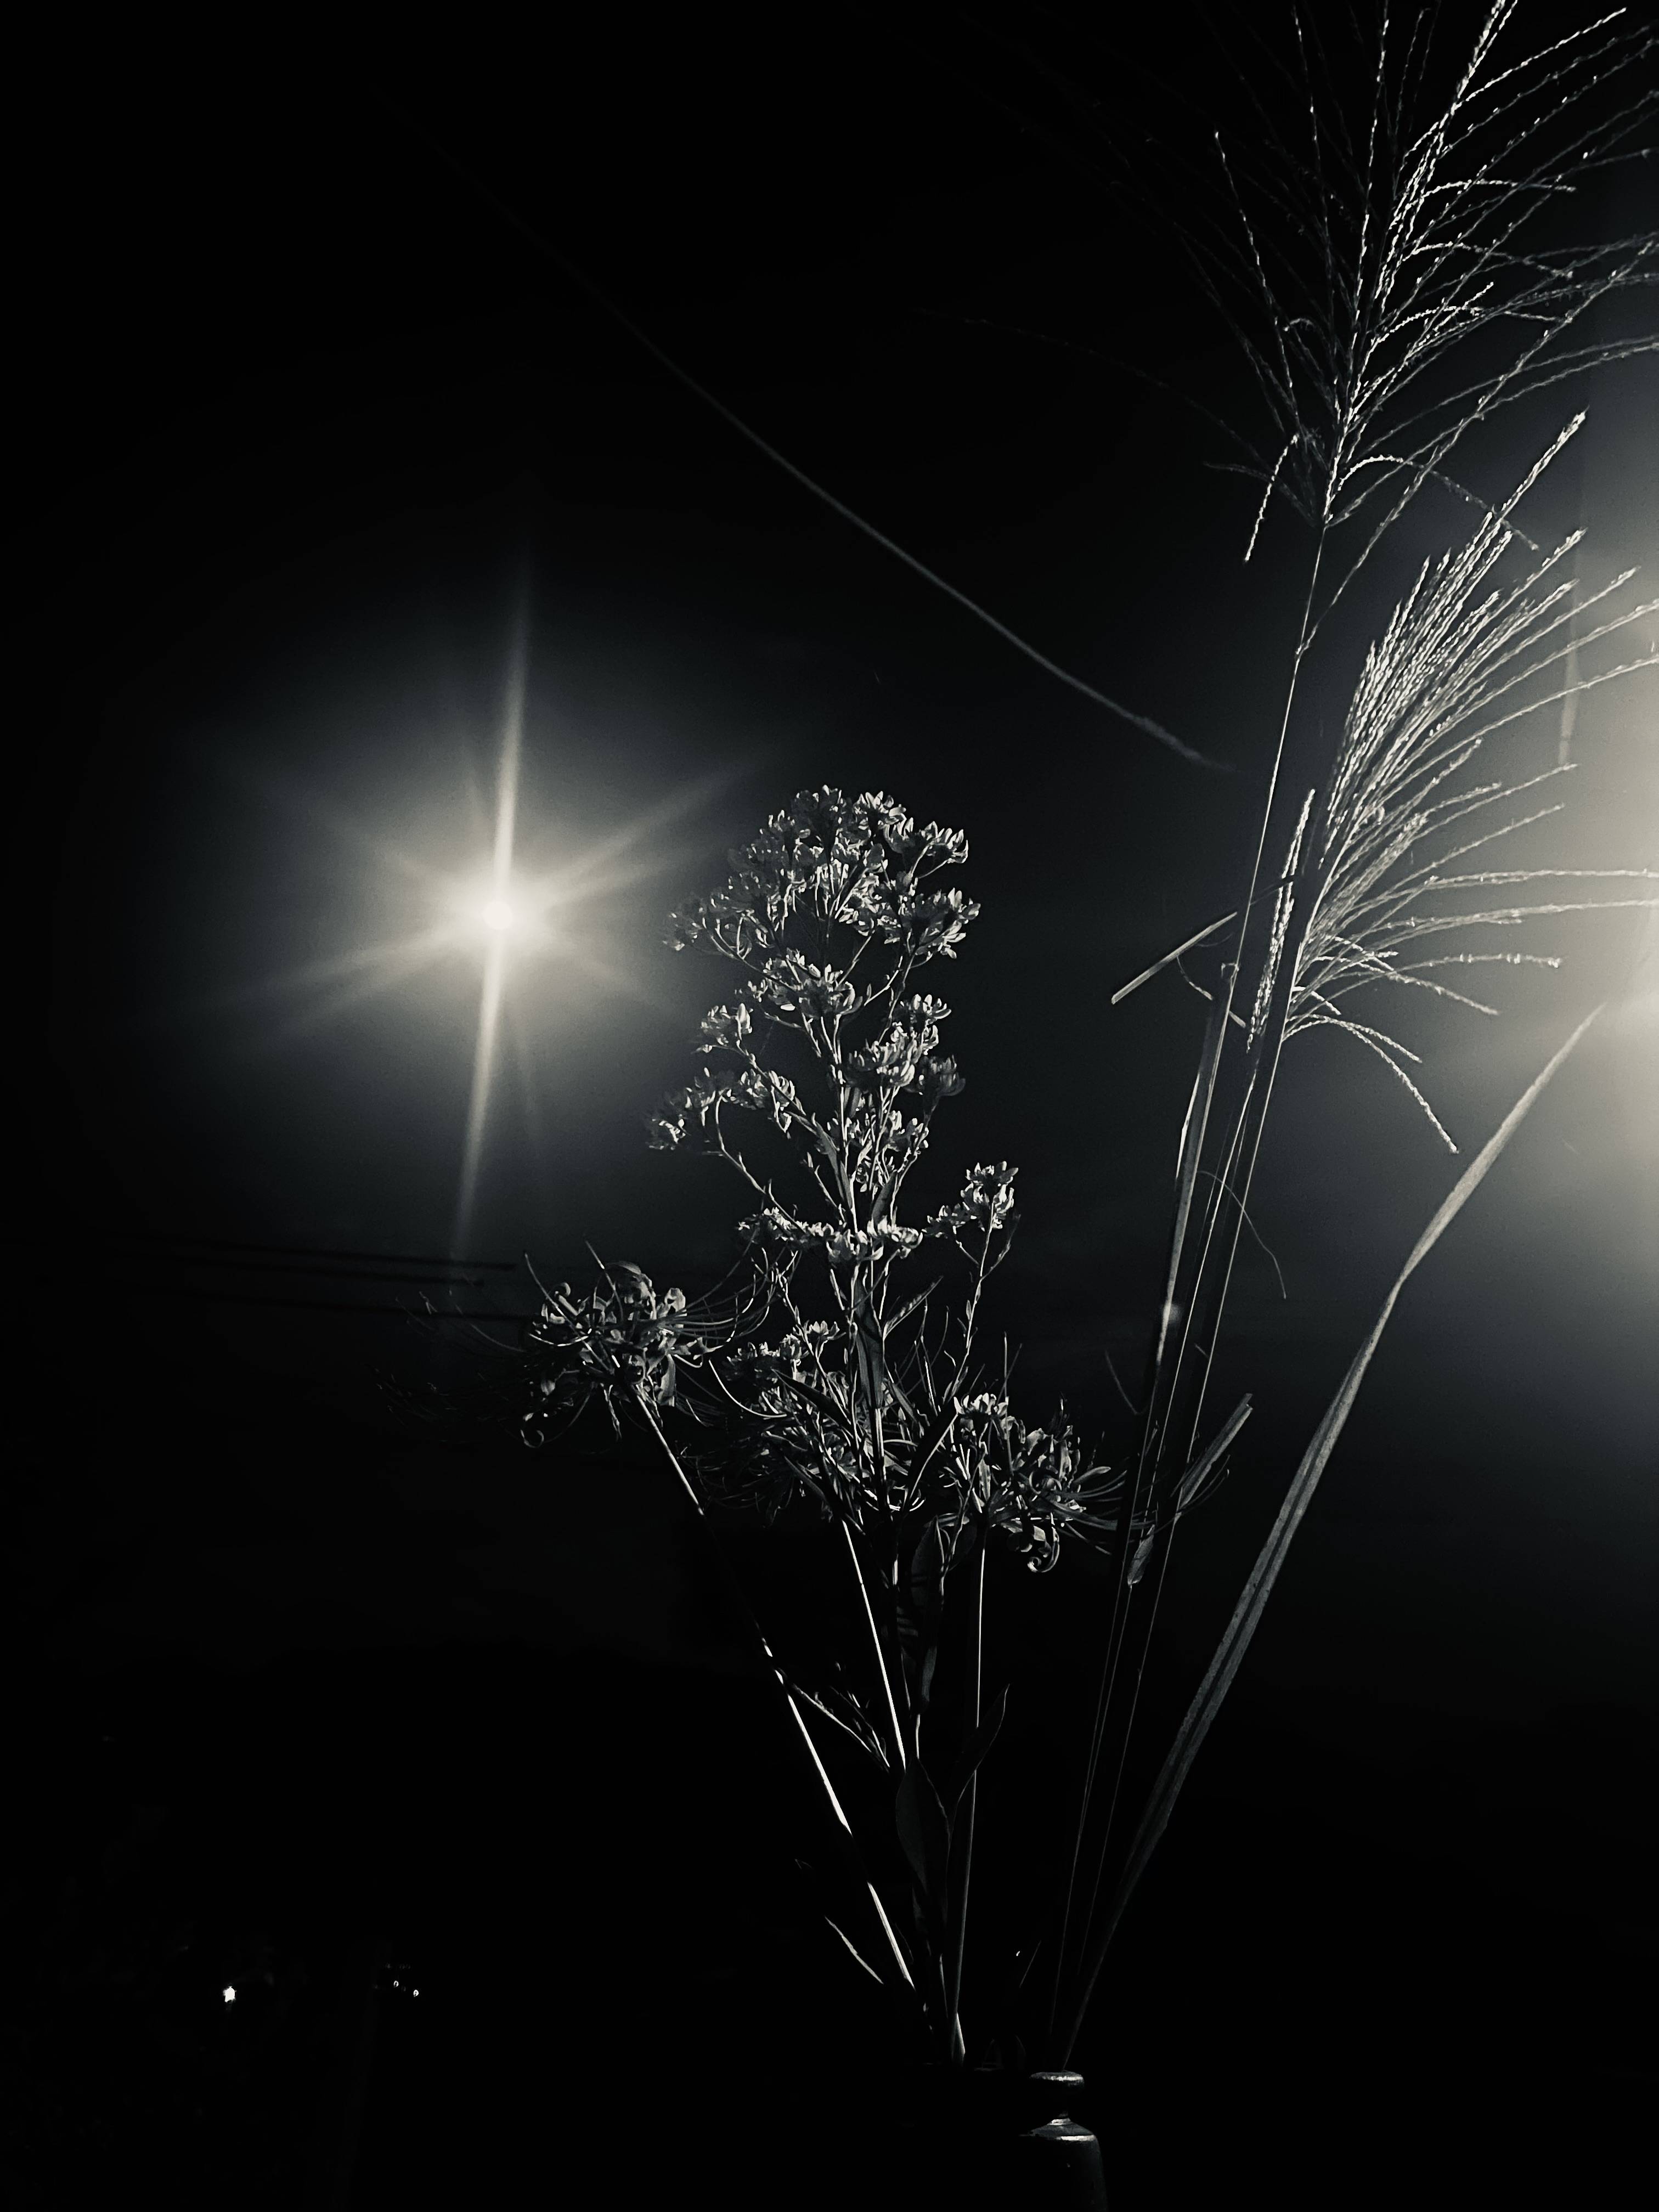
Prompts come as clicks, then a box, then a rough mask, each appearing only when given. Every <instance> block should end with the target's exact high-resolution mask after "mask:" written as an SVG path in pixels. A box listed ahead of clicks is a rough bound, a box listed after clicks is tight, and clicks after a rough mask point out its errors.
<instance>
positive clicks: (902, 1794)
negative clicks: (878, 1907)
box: [893, 1759, 951, 1944]
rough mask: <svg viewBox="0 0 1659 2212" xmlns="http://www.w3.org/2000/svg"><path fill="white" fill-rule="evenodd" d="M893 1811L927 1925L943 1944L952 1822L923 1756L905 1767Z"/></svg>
mask: <svg viewBox="0 0 1659 2212" xmlns="http://www.w3.org/2000/svg"><path fill="white" fill-rule="evenodd" d="M893 1811H894V1818H895V1820H896V1825H897V1828H898V1838H899V1842H900V1844H902V1846H903V1850H904V1856H905V1857H906V1858H907V1859H908V1862H909V1865H910V1871H911V1873H912V1874H913V1875H915V1878H916V1883H917V1887H919V1889H920V1890H921V1895H922V1898H923V1900H924V1904H925V1908H926V1911H927V1920H928V1924H929V1926H930V1927H932V1928H933V1929H934V1933H935V1935H936V1936H937V1937H938V1939H939V1942H941V1944H942V1943H943V1941H944V1936H945V1893H946V1883H947V1881H948V1880H949V1876H950V1866H951V1820H950V1816H949V1815H948V1814H946V1812H945V1807H944V1805H943V1803H942V1802H940V1798H939V1791H938V1790H937V1789H936V1788H935V1787H934V1785H933V1777H932V1776H931V1775H930V1774H929V1773H928V1771H927V1768H926V1767H924V1766H923V1765H922V1764H921V1760H920V1759H912V1760H911V1761H910V1763H909V1765H908V1766H907V1767H906V1768H905V1770H904V1777H903V1779H902V1781H901V1782H900V1784H899V1786H898V1789H897V1791H896V1794H895V1796H894V1801H893ZM935 1923H937V1924H936V1925H935Z"/></svg>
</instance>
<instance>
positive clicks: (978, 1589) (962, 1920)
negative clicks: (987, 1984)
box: [949, 1531, 986, 2066]
mask: <svg viewBox="0 0 1659 2212" xmlns="http://www.w3.org/2000/svg"><path fill="white" fill-rule="evenodd" d="M985 1548H986V1547H985V1539H984V1533H983V1531H981V1535H980V1546H979V1559H978V1562H977V1567H976V1571H975V1577H974V1583H975V1588H974V1610H973V1614H972V1618H971V1620H970V1623H969V1638H970V1639H971V1640H970V1643H969V1692H968V1734H969V1741H971V1740H972V1738H973V1736H974V1735H975V1734H976V1733H977V1731H978V1729H979V1724H980V1699H981V1692H982V1689H983V1683H982V1680H981V1675H982V1671H983V1668H982V1662H983V1658H984V1651H985ZM967 1795H968V1802H967V1808H966V1810H965V1811H964V1813H963V1816H962V1819H963V1830H964V1836H963V1854H962V1889H961V1893H960V1894H959V1895H958V1896H957V1898H956V1899H954V1900H953V1915H952V1917H953V1919H954V1922H955V1930H954V1932H955V1937H956V1941H955V1944H954V1947H953V1952H952V1956H951V1988H950V1997H949V2002H950V2011H951V2063H953V2064H955V2065H958V2066H960V2065H963V2064H964V2063H966V2060H967V2057H968V2052H967V2046H966V2045H965V2043H964V2041H963V2033H962V2016H961V2015H962V1961H963V1952H964V1950H965V1948H966V1946H967V1942H968V1890H969V1882H970V1881H971V1880H972V1877H973V1871H974V1815H975V1811H976V1809H977V1806H978V1798H979V1776H978V1773H977V1771H975V1773H973V1774H971V1775H969V1778H968V1793H967Z"/></svg>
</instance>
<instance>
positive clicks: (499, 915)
mask: <svg viewBox="0 0 1659 2212" xmlns="http://www.w3.org/2000/svg"><path fill="white" fill-rule="evenodd" d="M483 918H484V920H485V921H487V922H488V923H489V927H491V928H492V929H511V928H512V927H513V909H512V908H511V907H510V906H509V905H508V904H507V901H506V900H505V899H491V900H490V902H489V905H488V906H487V907H486V908H484V910H483Z"/></svg>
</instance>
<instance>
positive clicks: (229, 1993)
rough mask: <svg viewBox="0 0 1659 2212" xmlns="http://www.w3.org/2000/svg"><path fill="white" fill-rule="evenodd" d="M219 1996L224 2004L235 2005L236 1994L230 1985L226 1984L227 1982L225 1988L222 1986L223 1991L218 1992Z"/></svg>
mask: <svg viewBox="0 0 1659 2212" xmlns="http://www.w3.org/2000/svg"><path fill="white" fill-rule="evenodd" d="M220 1994H221V1996H222V1997H223V1998H224V2001H225V2002H226V2003H227V2004H234V2003H235V2002H236V1992H235V1990H234V1989H233V1988H232V1987H231V1985H230V1984H229V1983H228V1982H227V1983H226V1984H225V1986H224V1988H223V1990H222V1991H221V1992H220Z"/></svg>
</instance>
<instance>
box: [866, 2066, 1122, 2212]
mask: <svg viewBox="0 0 1659 2212" xmlns="http://www.w3.org/2000/svg"><path fill="white" fill-rule="evenodd" d="M1082 2093H1083V2076H1082V2075H1080V2074H1073V2073H1069V2072H1065V2073H1063V2072H1060V2071H1058V2070H1056V2071H1052V2072H1039V2073H1033V2074H1016V2073H1012V2072H1010V2071H1009V2070H1007V2069H1005V2068H1002V2067H996V2066H974V2067H957V2066H941V2065H929V2066H923V2067H920V2068H914V2069H910V2070H909V2071H908V2073H907V2074H905V2075H902V2076H901V2077H900V2078H899V2081H898V2082H897V2084H896V2097H895V2100H894V2103H893V2106H892V2110H891V2128H890V2148H891V2160H890V2166H889V2171H890V2173H891V2176H892V2178H893V2180H894V2181H895V2183H896V2190H895V2191H894V2194H893V2197H892V2202H893V2203H894V2204H895V2205H896V2206H899V2205H902V2206H908V2207H911V2208H914V2212H930V2208H932V2207H933V2206H934V2205H937V2206H939V2208H940V2212H958V2208H962V2212H966V2208H969V2207H972V2206H978V2205H983V2206H985V2207H986V2208H987V2212H1015V2208H1018V2212H1106V2176H1105V2169H1104V2167H1103V2164H1102V2161H1101V2155H1100V2144H1099V2142H1098V2141H1097V2138H1096V2137H1095V2136H1093V2135H1092V2134H1091V2132H1090V2130H1088V2129H1087V2128H1085V2127H1083V2126H1081V2125H1080V2124H1079V2123H1078V2122H1077V2121H1076V2120H1074V2119H1073V2118H1071V2107H1072V2106H1073V2105H1074V2104H1075V2103H1076V2102H1077V2101H1078V2100H1079V2098H1080V2097H1081V2096H1082Z"/></svg>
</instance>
